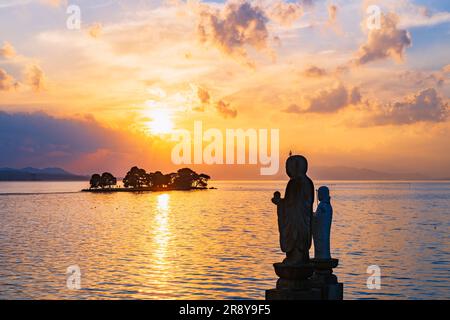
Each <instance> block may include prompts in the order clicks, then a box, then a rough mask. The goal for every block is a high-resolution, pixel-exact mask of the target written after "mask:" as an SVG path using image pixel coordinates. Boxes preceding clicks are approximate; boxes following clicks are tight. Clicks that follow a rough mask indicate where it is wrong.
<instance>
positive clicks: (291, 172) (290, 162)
mask: <svg viewBox="0 0 450 320" xmlns="http://www.w3.org/2000/svg"><path fill="white" fill-rule="evenodd" d="M306 172H308V160H306V158H305V157H304V156H290V157H289V158H288V159H287V160H286V173H287V175H288V176H289V178H291V179H293V178H297V177H301V176H305V175H306Z"/></svg>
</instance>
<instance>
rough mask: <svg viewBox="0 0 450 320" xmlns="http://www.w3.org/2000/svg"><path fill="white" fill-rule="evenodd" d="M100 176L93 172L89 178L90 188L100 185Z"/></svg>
mask: <svg viewBox="0 0 450 320" xmlns="http://www.w3.org/2000/svg"><path fill="white" fill-rule="evenodd" d="M100 182H101V177H100V175H99V174H98V173H94V174H93V175H92V177H91V180H89V184H90V185H91V189H97V188H99V187H100Z"/></svg>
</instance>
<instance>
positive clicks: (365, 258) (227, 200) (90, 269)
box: [0, 181, 450, 299]
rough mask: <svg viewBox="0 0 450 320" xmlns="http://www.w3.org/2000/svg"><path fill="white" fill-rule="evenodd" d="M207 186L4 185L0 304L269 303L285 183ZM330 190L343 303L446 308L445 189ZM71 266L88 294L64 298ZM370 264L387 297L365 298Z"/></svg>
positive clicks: (359, 185)
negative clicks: (161, 189)
mask: <svg viewBox="0 0 450 320" xmlns="http://www.w3.org/2000/svg"><path fill="white" fill-rule="evenodd" d="M212 185H214V186H216V187H218V190H207V191H190V192H182V191H174V192H168V193H142V194H132V193H116V194H89V193H80V192H76V191H78V190H80V189H81V188H83V187H85V183H79V182H58V183H43V182H33V183H28V182H27V183H11V182H8V183H0V193H1V195H0V299H58V298H70V299H135V298H137V299H197V298H198V299H263V298H264V290H265V289H270V288H273V287H274V286H275V281H276V277H275V274H274V272H273V269H272V263H274V262H278V261H281V260H282V258H283V255H282V254H281V253H280V252H279V249H278V248H279V244H278V231H277V221H276V214H275V207H274V206H273V205H272V204H271V203H270V198H271V196H272V193H273V191H275V190H283V189H284V186H285V182H260V181H258V182H256V181H246V182H242V181H232V182H231V181H229V182H213V183H212ZM327 185H329V186H330V188H331V192H332V197H333V199H332V201H333V206H334V210H335V214H334V222H333V229H332V253H333V256H334V257H336V258H339V259H340V266H339V267H338V268H337V269H336V270H335V273H336V275H337V276H338V277H339V280H340V281H341V282H344V298H345V299H450V276H449V274H450V253H449V251H450V250H449V246H450V239H449V231H450V228H449V227H450V218H449V217H450V212H449V211H450V209H449V207H450V183H444V182H436V183H432V182H426V183H418V182H414V183H392V182H377V183H373V182H327ZM317 186H318V183H317V185H316V187H317ZM20 193H27V194H20ZM71 265H78V266H79V267H80V268H81V272H82V280H81V286H82V288H81V290H75V291H71V290H68V289H67V288H66V269H67V267H69V266H71ZM369 265H378V266H380V268H381V271H382V287H381V290H369V289H368V288H367V285H366V281H367V277H368V274H367V273H366V270H367V267H368V266H369Z"/></svg>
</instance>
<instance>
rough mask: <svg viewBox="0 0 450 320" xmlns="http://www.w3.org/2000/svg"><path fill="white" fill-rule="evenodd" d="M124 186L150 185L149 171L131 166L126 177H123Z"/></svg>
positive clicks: (138, 186) (140, 186) (139, 186)
mask: <svg viewBox="0 0 450 320" xmlns="http://www.w3.org/2000/svg"><path fill="white" fill-rule="evenodd" d="M123 186H124V187H125V188H130V187H131V188H142V187H143V186H148V177H147V172H145V170H144V169H139V168H138V167H136V166H135V167H133V168H131V169H130V171H128V172H127V175H126V176H125V178H123Z"/></svg>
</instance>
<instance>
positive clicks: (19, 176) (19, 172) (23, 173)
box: [0, 167, 89, 181]
mask: <svg viewBox="0 0 450 320" xmlns="http://www.w3.org/2000/svg"><path fill="white" fill-rule="evenodd" d="M85 180H89V177H86V176H80V175H76V174H73V173H70V172H67V171H65V170H63V169H61V168H45V169H37V168H32V167H27V168H23V169H14V168H0V181H85Z"/></svg>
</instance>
